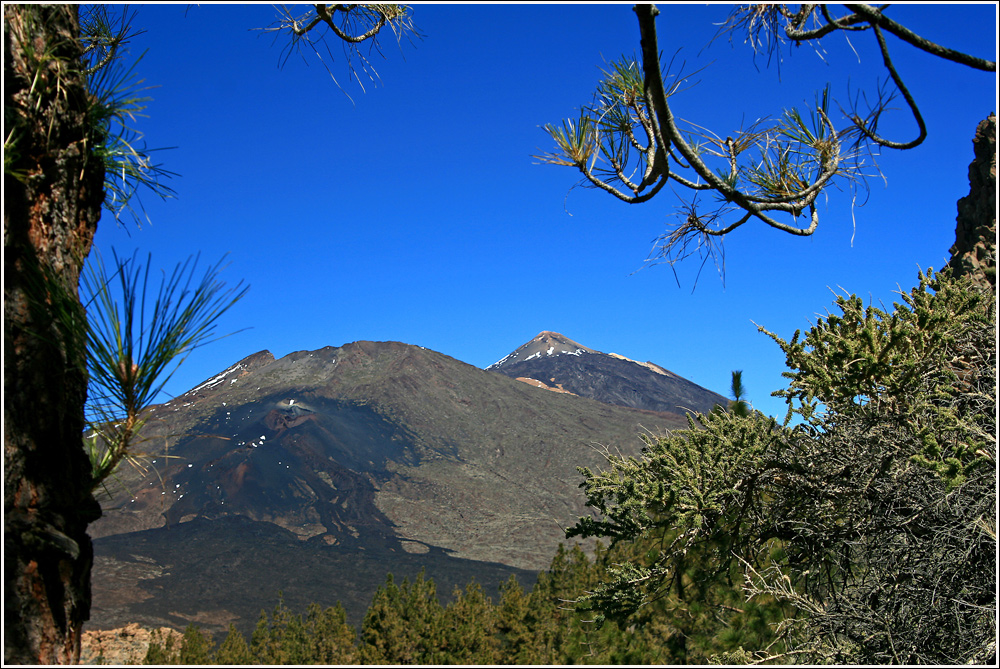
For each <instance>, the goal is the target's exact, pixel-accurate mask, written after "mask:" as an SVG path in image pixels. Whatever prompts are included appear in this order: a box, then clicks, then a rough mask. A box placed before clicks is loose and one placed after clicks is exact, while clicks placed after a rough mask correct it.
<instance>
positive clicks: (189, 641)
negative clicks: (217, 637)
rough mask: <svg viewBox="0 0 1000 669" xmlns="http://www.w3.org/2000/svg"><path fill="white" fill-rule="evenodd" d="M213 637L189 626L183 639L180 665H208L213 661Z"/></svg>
mask: <svg viewBox="0 0 1000 669" xmlns="http://www.w3.org/2000/svg"><path fill="white" fill-rule="evenodd" d="M212 645H213V644H212V637H211V636H209V635H208V634H206V633H204V632H202V631H201V630H200V629H199V628H198V627H196V626H194V625H188V626H187V628H186V629H185V630H184V637H183V638H182V639H181V652H180V656H179V658H178V661H179V663H180V664H208V663H209V662H210V661H211V659H212Z"/></svg>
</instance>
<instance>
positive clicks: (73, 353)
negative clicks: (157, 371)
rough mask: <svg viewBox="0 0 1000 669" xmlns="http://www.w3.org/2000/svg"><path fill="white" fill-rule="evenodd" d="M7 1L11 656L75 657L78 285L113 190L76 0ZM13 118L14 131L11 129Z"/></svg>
mask: <svg viewBox="0 0 1000 669" xmlns="http://www.w3.org/2000/svg"><path fill="white" fill-rule="evenodd" d="M3 13H4V52H5V53H4V84H5V96H4V137H5V139H7V138H8V137H11V138H12V139H11V140H8V141H7V144H5V153H6V155H5V160H4V163H5V165H4V167H5V169H4V198H5V200H4V219H3V226H4V281H5V285H4V360H3V366H4V397H3V402H4V581H5V585H6V590H5V594H4V632H5V642H4V661H5V663H18V664H29V663H31V664H33V663H72V662H75V661H76V660H77V659H78V657H79V654H80V628H81V626H82V624H83V622H84V621H85V620H86V619H87V617H88V616H89V611H90V567H91V563H92V556H93V551H92V546H91V543H90V538H89V537H88V536H87V524H88V523H90V522H91V521H93V520H95V519H96V518H98V517H99V516H100V507H99V506H98V505H97V503H96V502H95V500H94V498H93V496H92V495H91V493H90V483H91V475H90V465H89V462H88V460H87V458H86V456H85V455H84V451H83V448H82V447H81V437H82V432H83V427H84V414H83V407H84V401H85V399H86V392H87V377H86V371H85V358H84V356H85V346H84V340H81V337H82V335H83V333H84V330H83V329H82V324H83V323H84V318H85V316H84V311H83V308H82V307H81V305H80V302H79V298H78V293H77V284H78V279H79V275H80V270H81V268H82V266H83V262H84V259H85V258H86V256H87V253H88V252H89V251H90V247H91V244H92V242H93V237H94V232H95V230H96V228H97V220H98V218H99V217H100V212H101V202H102V200H103V182H104V168H103V165H102V164H101V161H99V160H95V159H91V160H88V153H89V151H88V144H87V139H88V126H87V118H86V110H87V108H88V106H89V105H88V100H89V98H88V95H89V94H88V91H87V82H86V77H85V74H84V72H83V71H82V66H81V53H82V51H81V45H80V40H79V32H80V26H79V16H78V7H76V6H72V5H48V6H42V5H8V4H5V5H4V8H3ZM12 129H13V133H14V134H13V135H10V133H11V132H12Z"/></svg>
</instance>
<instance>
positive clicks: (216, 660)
mask: <svg viewBox="0 0 1000 669" xmlns="http://www.w3.org/2000/svg"><path fill="white" fill-rule="evenodd" d="M212 664H232V665H239V666H242V665H247V664H254V657H253V655H251V654H250V647H249V646H248V645H247V640H246V638H245V637H244V636H243V634H242V633H241V632H240V631H239V630H238V629H236V626H235V625H233V624H232V623H230V625H229V633H228V634H227V635H226V638H225V639H223V641H222V643H221V644H219V648H218V649H217V650H216V651H215V655H213V657H212Z"/></svg>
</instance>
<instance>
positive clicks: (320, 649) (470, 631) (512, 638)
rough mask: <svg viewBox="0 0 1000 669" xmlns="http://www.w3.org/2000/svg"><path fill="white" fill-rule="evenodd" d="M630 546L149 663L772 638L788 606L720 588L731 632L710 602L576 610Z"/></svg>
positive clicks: (316, 617)
mask: <svg viewBox="0 0 1000 669" xmlns="http://www.w3.org/2000/svg"><path fill="white" fill-rule="evenodd" d="M628 550H631V549H625V547H624V546H623V547H621V548H620V549H616V550H614V551H609V550H607V549H606V548H603V547H601V546H600V545H598V548H597V550H596V553H595V554H593V555H588V553H586V552H584V551H583V550H582V549H581V548H580V547H579V546H578V545H577V546H574V547H573V548H571V549H567V548H565V547H563V546H560V547H559V550H558V552H557V554H556V556H555V557H554V559H553V560H552V564H551V566H550V567H549V569H548V570H547V571H544V572H542V573H541V574H539V577H538V581H537V582H536V583H535V585H534V587H533V588H532V589H531V590H530V591H527V592H526V591H525V590H524V589H523V588H522V587H521V585H520V584H519V583H518V582H517V580H515V579H514V578H513V577H512V578H511V580H510V581H508V582H507V583H505V584H504V585H503V586H502V587H501V595H500V598H499V601H497V602H494V601H493V600H492V598H490V597H487V596H486V595H485V594H484V592H483V590H482V588H481V587H480V586H479V584H477V583H475V582H472V583H469V584H468V585H467V586H466V588H465V589H464V590H458V589H456V591H455V592H454V593H452V596H451V598H450V601H449V602H448V603H447V604H446V605H442V604H441V598H440V597H439V593H437V591H436V588H435V584H434V582H433V581H432V580H429V579H424V577H423V575H420V576H418V577H417V578H416V579H415V580H414V581H413V582H409V581H407V580H404V581H403V582H402V583H400V582H397V581H395V580H394V579H393V577H392V575H389V576H388V578H387V580H386V582H385V584H384V585H383V586H382V587H380V588H379V590H378V592H377V593H376V594H375V596H374V598H373V600H372V603H371V606H370V607H369V609H368V612H367V613H366V614H365V617H364V620H363V622H362V624H361V628H360V630H357V629H355V628H354V627H352V626H350V625H349V624H348V623H347V621H346V615H345V613H344V610H343V608H341V607H340V606H339V605H338V606H335V607H329V608H326V609H323V608H321V607H320V606H318V605H316V604H314V605H312V606H310V607H309V609H308V610H307V611H305V612H299V613H297V612H293V611H290V610H289V609H288V608H287V607H286V606H285V605H284V604H283V603H280V602H279V604H278V605H277V606H276V607H275V608H274V610H273V611H271V612H270V613H268V612H264V611H262V612H261V615H260V619H259V621H258V623H257V626H256V628H255V629H254V630H253V633H252V634H251V636H250V638H249V639H247V638H246V636H245V635H243V634H242V633H241V632H239V631H238V630H237V629H236V628H235V627H232V626H231V627H230V629H229V633H228V634H227V635H226V636H225V637H224V638H221V639H220V638H212V637H211V636H210V635H208V634H206V633H205V632H203V631H201V630H200V629H198V628H197V627H194V626H190V627H188V628H187V630H186V631H185V633H184V636H183V638H182V639H180V640H179V641H175V639H173V638H170V639H157V638H155V637H154V642H153V643H152V644H151V645H150V649H149V652H148V653H147V656H146V660H145V663H146V664H291V665H296V664H529V665H537V664H557V665H558V664H650V663H652V664H683V663H704V662H707V661H709V660H710V659H711V657H712V656H713V655H716V654H719V653H721V652H726V651H730V650H735V649H737V648H739V647H741V646H752V647H757V646H761V645H766V644H767V643H770V642H771V641H772V640H773V636H774V635H773V631H772V628H771V626H770V625H769V623H774V622H776V621H778V620H780V619H781V617H782V615H783V610H782V607H781V606H780V605H778V604H776V603H771V604H765V605H758V604H750V605H747V604H745V603H742V602H741V597H740V594H739V593H738V592H736V591H734V590H733V589H732V587H731V586H729V585H728V584H726V583H724V582H722V581H719V582H717V583H715V584H714V585H713V586H711V587H710V588H709V590H711V591H712V596H713V597H714V598H715V599H718V600H719V601H723V600H725V601H729V602H732V603H734V604H737V606H734V607H733V610H734V611H735V610H737V609H738V610H739V611H740V613H739V620H738V622H736V624H732V623H733V621H732V620H730V621H729V622H728V623H726V624H723V621H722V620H721V619H719V618H718V617H717V616H716V615H715V614H714V612H713V611H712V609H711V607H710V606H707V605H705V606H701V605H697V604H696V605H694V606H691V605H689V604H685V603H683V602H681V601H680V600H678V599H677V598H666V599H664V600H662V601H660V602H658V603H657V604H655V605H653V606H651V607H650V608H649V609H648V610H647V611H645V612H644V613H643V614H642V615H641V616H639V617H638V618H637V619H636V620H635V621H633V622H632V623H630V624H627V625H623V626H618V625H614V624H610V625H599V624H597V623H595V622H594V616H593V614H591V613H590V612H587V611H584V610H577V607H576V604H575V603H574V602H575V600H577V598H578V597H579V595H580V593H582V592H586V591H589V590H592V589H594V588H595V587H596V586H597V585H598V583H599V582H600V581H601V579H602V575H603V574H604V573H605V572H606V569H607V567H608V565H610V564H612V563H614V562H616V561H619V560H622V559H625V558H626V557H627V554H628ZM739 607H741V608H739ZM681 617H684V618H689V619H690V621H691V624H690V625H687V628H688V629H685V630H680V629H678V628H676V627H675V626H673V625H672V624H671V622H670V621H672V620H678V619H680V618H681ZM694 628H697V631H696V632H694V633H693V634H692V632H691V630H692V629H694Z"/></svg>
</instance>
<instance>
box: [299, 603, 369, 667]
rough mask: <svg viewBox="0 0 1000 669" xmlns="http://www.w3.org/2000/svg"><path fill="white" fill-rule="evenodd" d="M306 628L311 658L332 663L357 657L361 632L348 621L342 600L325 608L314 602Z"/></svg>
mask: <svg viewBox="0 0 1000 669" xmlns="http://www.w3.org/2000/svg"><path fill="white" fill-rule="evenodd" d="M306 628H307V636H308V637H309V640H310V654H311V659H310V661H311V662H313V663H316V664H327V665H330V664H354V663H355V662H356V661H357V649H356V647H355V645H356V642H357V632H355V630H354V628H353V627H351V626H350V625H348V624H347V613H346V612H345V611H344V607H343V606H341V605H340V604H339V603H338V604H337V605H336V606H332V607H328V608H327V609H325V610H324V609H322V608H321V607H320V606H319V605H318V604H310V605H309V610H308V612H307V614H306Z"/></svg>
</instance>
